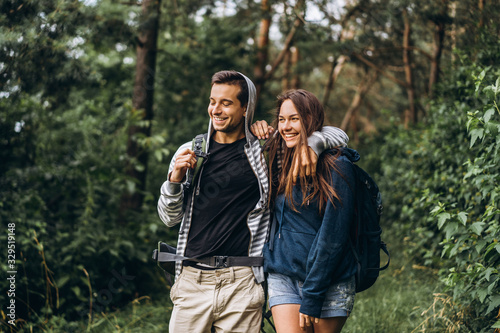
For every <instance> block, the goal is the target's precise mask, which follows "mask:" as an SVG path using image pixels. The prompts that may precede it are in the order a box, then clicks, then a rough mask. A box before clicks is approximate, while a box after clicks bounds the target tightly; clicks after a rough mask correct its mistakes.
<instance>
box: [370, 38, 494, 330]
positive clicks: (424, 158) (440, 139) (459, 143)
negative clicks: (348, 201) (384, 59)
mask: <svg viewBox="0 0 500 333" xmlns="http://www.w3.org/2000/svg"><path fill="white" fill-rule="evenodd" d="M490 45H491V49H496V50H497V51H498V47H497V45H495V44H490ZM499 54H500V53H498V52H497V53H496V55H497V57H498V55H499ZM482 55H485V57H482ZM482 55H481V56H479V57H478V58H476V59H475V61H472V60H471V58H470V55H469V54H466V53H464V52H462V53H460V52H459V53H458V56H459V57H460V60H461V62H462V63H461V65H460V66H458V67H457V68H456V69H455V72H454V73H453V75H452V76H451V77H450V78H449V79H447V80H446V82H444V83H443V84H442V85H441V88H440V90H439V96H440V97H439V98H438V99H436V100H435V101H433V102H432V103H431V104H430V109H429V111H428V117H427V120H426V124H421V125H420V126H419V127H416V128H413V129H411V130H407V131H403V130H402V129H401V128H398V127H397V123H396V122H394V123H393V124H394V127H395V128H396V129H395V130H390V131H389V132H388V133H385V135H384V138H383V142H381V143H379V145H378V146H380V147H383V149H380V150H379V151H377V152H376V153H375V154H373V153H372V154H370V155H369V156H368V164H369V166H370V168H373V169H374V170H379V172H380V174H379V175H376V176H375V179H377V180H379V182H380V183H379V185H380V187H381V192H382V193H383V194H385V197H384V201H385V207H386V208H387V209H386V210H385V211H384V220H385V221H386V223H387V224H386V230H388V232H389V233H391V234H392V233H394V234H395V235H397V236H399V237H401V238H403V239H404V241H405V243H406V245H407V253H408V254H410V255H412V256H413V257H414V261H415V262H416V263H418V264H424V265H427V266H429V267H431V268H435V269H438V270H439V272H440V279H441V281H442V282H443V283H444V284H445V285H446V286H447V288H446V289H445V290H446V291H448V292H450V293H451V295H452V297H453V298H452V299H449V298H447V296H446V295H442V297H441V296H440V297H441V298H439V297H438V298H436V300H435V302H438V303H439V304H442V305H443V313H444V314H445V315H446V316H447V317H448V319H449V320H450V324H449V326H448V328H447V331H450V332H452V331H453V330H452V328H454V329H455V331H458V332H490V331H491V328H492V327H493V326H494V325H495V326H498V325H499V324H500V323H498V322H497V323H496V324H495V317H496V316H497V314H498V310H499V308H500V294H499V293H498V290H499V283H500V276H499V271H498V267H499V263H500V245H499V243H498V242H499V236H500V210H499V207H498V198H499V193H498V192H499V189H500V188H499V187H498V184H499V180H500V169H499V167H498V166H499V165H500V160H499V158H500V155H499V149H500V136H499V133H500V112H499V109H498V95H499V93H500V90H499V87H500V79H499V76H500V71H499V70H498V69H494V68H493V67H491V66H488V65H489V64H490V62H491V61H492V58H491V55H492V52H491V50H490V51H488V49H486V50H484V51H483V52H482ZM481 64H485V65H486V66H485V67H482V66H481ZM392 121H397V119H392ZM403 221H404V222H403ZM432 316H433V315H432V314H429V316H428V317H427V318H426V320H425V321H424V322H422V324H421V325H420V326H419V327H421V328H423V329H424V328H425V327H428V323H429V322H430V321H431V319H432Z"/></svg>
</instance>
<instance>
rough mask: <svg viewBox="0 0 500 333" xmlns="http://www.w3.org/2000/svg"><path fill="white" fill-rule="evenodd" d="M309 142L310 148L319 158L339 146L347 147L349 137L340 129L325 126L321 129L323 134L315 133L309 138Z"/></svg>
mask: <svg viewBox="0 0 500 333" xmlns="http://www.w3.org/2000/svg"><path fill="white" fill-rule="evenodd" d="M307 141H308V143H309V147H311V148H312V150H314V152H315V153H316V155H318V156H319V155H321V153H322V152H324V151H325V150H327V149H331V148H334V147H337V146H342V147H347V143H348V142H349V137H348V136H347V134H346V133H345V132H344V131H343V130H341V129H340V128H337V127H333V126H325V127H323V128H322V129H321V132H314V133H313V134H312V135H311V136H310V137H308V138H307Z"/></svg>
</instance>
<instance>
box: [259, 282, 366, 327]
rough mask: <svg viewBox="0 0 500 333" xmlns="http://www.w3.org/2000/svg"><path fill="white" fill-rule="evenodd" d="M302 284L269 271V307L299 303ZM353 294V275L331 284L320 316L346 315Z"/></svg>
mask: <svg viewBox="0 0 500 333" xmlns="http://www.w3.org/2000/svg"><path fill="white" fill-rule="evenodd" d="M302 285H303V282H302V281H299V280H295V279H292V278H290V277H288V276H286V275H282V274H277V273H269V276H268V277H267V287H268V292H269V307H270V308H271V307H273V306H275V305H280V304H301V303H302ZM355 294H356V282H355V280H354V276H352V277H351V278H348V279H346V280H343V281H340V282H338V283H335V284H333V285H331V286H330V288H329V289H328V291H327V293H326V298H325V301H324V302H323V307H322V308H321V318H331V317H348V316H349V314H350V313H351V312H352V308H353V307H354V295H355Z"/></svg>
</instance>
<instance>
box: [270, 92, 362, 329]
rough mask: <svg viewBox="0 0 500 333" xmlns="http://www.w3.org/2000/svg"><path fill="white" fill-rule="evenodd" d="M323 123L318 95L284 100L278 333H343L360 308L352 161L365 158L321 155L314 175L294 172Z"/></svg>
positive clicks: (274, 163) (274, 195)
mask: <svg viewBox="0 0 500 333" xmlns="http://www.w3.org/2000/svg"><path fill="white" fill-rule="evenodd" d="M323 122H324V110H323V106H322V105H321V103H320V102H319V100H318V99H317V98H316V97H315V96H314V95H313V94H311V93H310V92H308V91H305V90H291V91H288V92H285V93H284V94H282V95H281V96H279V97H278V103H277V108H276V123H275V124H274V128H276V127H277V129H278V133H277V134H276V135H273V136H271V138H270V139H269V142H268V143H267V148H268V149H269V161H270V162H269V163H270V167H269V170H270V179H271V182H270V183H271V191H270V196H271V197H270V203H271V205H273V206H271V207H274V219H275V223H277V224H276V225H277V227H276V228H275V230H276V232H275V233H274V234H271V235H270V236H269V237H270V241H269V243H268V244H266V246H265V247H264V259H265V260H264V270H265V271H266V272H267V273H268V280H267V281H268V289H269V306H270V307H271V311H272V314H273V318H274V322H275V325H276V329H277V332H278V333H294V332H297V333H299V332H303V331H304V330H306V331H308V332H314V333H322V332H325V333H326V332H329V333H332V332H340V331H341V330H342V327H343V325H344V323H345V321H346V320H347V317H348V316H349V314H350V313H351V311H352V308H353V305H354V295H355V281H354V273H355V271H356V266H355V261H354V257H353V255H352V253H351V247H350V245H349V237H350V224H351V221H352V219H353V214H354V193H353V192H352V189H353V188H354V182H355V178H354V174H353V173H354V170H353V167H352V164H351V162H350V161H349V159H351V160H357V158H359V156H358V155H357V152H356V151H354V150H352V149H348V148H339V149H337V150H331V151H327V152H325V153H323V154H322V155H321V156H320V157H319V160H318V164H317V169H316V173H313V174H312V176H305V175H300V176H299V177H297V178H295V177H294V176H293V173H292V172H289V170H291V168H292V166H293V165H295V163H300V162H296V161H294V159H299V158H301V157H300V154H301V153H302V151H304V147H307V137H308V136H310V135H311V133H313V132H314V131H317V130H319V129H321V128H322V127H323ZM306 150H307V149H306ZM299 152H300V153H299ZM271 244H272V245H271Z"/></svg>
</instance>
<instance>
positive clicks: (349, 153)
mask: <svg viewBox="0 0 500 333" xmlns="http://www.w3.org/2000/svg"><path fill="white" fill-rule="evenodd" d="M342 155H344V156H345V157H347V158H348V159H349V160H350V161H351V162H357V161H359V159H360V158H361V156H359V153H358V152H357V151H356V150H354V149H352V148H347V147H345V148H342Z"/></svg>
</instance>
